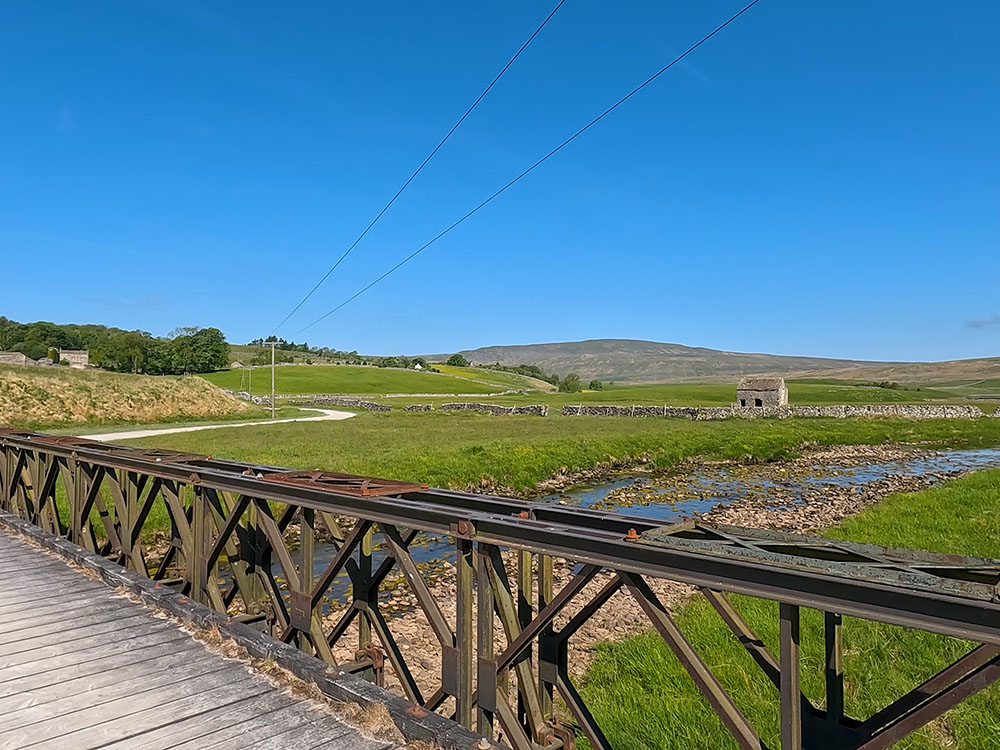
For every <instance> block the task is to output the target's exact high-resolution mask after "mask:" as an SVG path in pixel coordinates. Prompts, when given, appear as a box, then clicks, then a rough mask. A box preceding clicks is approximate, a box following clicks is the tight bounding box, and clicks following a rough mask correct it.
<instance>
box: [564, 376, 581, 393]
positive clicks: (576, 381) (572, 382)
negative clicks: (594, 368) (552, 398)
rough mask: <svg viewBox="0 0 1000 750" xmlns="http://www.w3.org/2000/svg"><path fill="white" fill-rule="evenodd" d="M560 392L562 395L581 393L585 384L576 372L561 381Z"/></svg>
mask: <svg viewBox="0 0 1000 750" xmlns="http://www.w3.org/2000/svg"><path fill="white" fill-rule="evenodd" d="M559 390H560V392H562V393H579V392H580V391H582V390H583V383H581V382H580V376H579V375H577V374H576V373H575V372H571V373H570V374H569V375H567V376H566V377H564V378H563V379H562V380H560V381H559Z"/></svg>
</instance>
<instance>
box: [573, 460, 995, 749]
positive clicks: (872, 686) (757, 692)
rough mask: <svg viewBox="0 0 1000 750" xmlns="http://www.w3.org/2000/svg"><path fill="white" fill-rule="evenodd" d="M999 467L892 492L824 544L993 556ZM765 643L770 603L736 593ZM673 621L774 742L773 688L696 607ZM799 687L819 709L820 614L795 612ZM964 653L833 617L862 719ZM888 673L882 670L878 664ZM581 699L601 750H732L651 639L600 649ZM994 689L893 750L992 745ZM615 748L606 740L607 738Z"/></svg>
mask: <svg viewBox="0 0 1000 750" xmlns="http://www.w3.org/2000/svg"><path fill="white" fill-rule="evenodd" d="M998 502H1000V470H992V471H984V472H980V473H977V474H973V475H970V476H968V477H966V478H962V479H958V480H955V481H952V482H949V483H947V484H945V485H942V486H940V487H937V488H934V489H931V490H927V491H925V492H921V493H916V494H910V495H897V496H894V497H891V498H889V499H887V500H885V501H883V502H882V503H880V504H879V505H877V506H874V507H872V508H870V509H869V510H867V511H865V512H864V513H862V514H861V515H859V516H857V517H855V518H852V519H849V520H847V521H845V522H844V523H842V524H840V525H839V526H836V527H834V528H831V529H830V530H828V531H827V532H826V535H827V536H831V537H837V538H841V539H851V540H855V541H859V542H868V543H872V544H880V545H890V546H897V547H914V548H920V549H928V550H934V551H938V552H952V553H959V554H965V555H976V556H985V557H1000V517H998V515H997V512H996V509H997V504H998ZM735 601H736V603H737V606H738V608H739V609H740V610H741V611H742V613H743V615H744V616H745V617H746V618H747V620H748V621H749V622H750V624H751V626H752V627H754V629H755V630H756V631H757V633H758V635H760V636H761V637H762V638H763V640H764V641H765V643H767V644H768V646H769V647H770V648H771V649H772V650H773V652H774V653H777V652H778V632H777V605H776V604H773V603H770V602H762V601H759V600H752V599H747V598H745V597H736V598H735ZM678 621H679V623H680V625H681V627H682V629H683V630H684V631H685V632H686V633H687V635H688V637H689V638H690V639H691V641H692V642H693V643H695V644H696V645H697V646H698V649H699V652H700V653H701V655H702V657H703V658H705V660H706V661H707V662H708V663H709V664H710V665H711V666H713V668H715V670H716V674H717V675H718V676H719V678H720V680H721V681H722V683H723V684H724V685H725V686H726V687H727V688H728V689H729V690H730V692H731V694H732V695H733V697H734V699H735V700H736V702H737V704H738V705H739V706H740V708H741V709H742V710H743V711H744V712H745V713H746V715H747V716H748V718H750V719H751V721H753V722H754V724H755V725H756V726H757V727H758V728H759V729H761V730H763V739H764V740H765V742H767V743H768V744H769V746H771V747H775V746H777V737H778V723H777V722H778V711H777V692H776V691H775V690H774V689H773V687H772V686H771V684H770V682H768V681H767V680H766V679H764V678H763V677H762V673H761V672H760V670H759V669H757V668H756V666H755V665H753V664H752V663H751V662H750V659H749V657H748V656H747V654H746V651H745V650H744V649H743V648H742V646H740V645H738V644H737V643H736V642H735V640H734V639H733V638H732V635H731V633H730V632H729V630H728V629H727V628H726V627H725V625H723V624H722V622H721V621H720V620H719V618H718V615H716V613H715V611H714V610H713V609H712V608H711V607H710V606H709V605H708V604H707V603H704V602H702V601H700V600H696V601H692V602H691V603H690V604H688V605H687V606H685V607H684V608H683V609H682V611H681V612H680V613H679V616H678ZM802 643H803V646H802V650H803V653H802V659H803V665H804V670H803V690H804V691H805V693H806V694H807V695H808V696H809V697H810V698H811V699H813V700H814V701H815V702H817V703H818V704H819V705H822V700H823V654H822V650H823V632H822V616H821V615H820V613H818V612H813V611H803V620H802ZM970 647H971V645H970V644H969V643H967V642H964V641H959V640H956V639H953V638H946V637H943V636H936V635H932V634H929V633H922V632H919V631H907V632H906V633H905V637H904V631H903V629H902V628H899V627H895V626H890V625H883V624H879V623H872V622H867V621H863V620H856V619H850V618H845V625H844V649H845V658H846V690H847V710H848V712H849V713H851V714H852V715H856V716H860V717H862V718H864V717H867V716H869V715H871V714H873V713H874V712H875V711H877V710H879V709H881V708H882V707H883V706H885V705H887V704H888V703H890V702H891V701H892V700H893V699H894V698H896V697H898V696H900V695H902V694H904V693H906V692H907V691H908V690H910V689H912V688H913V687H915V686H916V685H918V684H920V682H922V681H923V680H925V679H927V678H928V677H930V676H931V675H933V674H934V673H936V672H937V671H938V670H939V669H941V668H943V667H944V666H946V665H947V664H948V663H949V662H950V661H953V660H954V659H956V658H958V657H959V656H961V655H962V654H964V653H965V652H966V651H968V650H969V649H970ZM887 666H888V667H890V668H887ZM582 692H583V694H584V696H585V697H586V699H587V701H588V705H589V706H590V707H591V709H592V710H593V711H594V713H595V715H596V716H597V719H598V722H599V723H600V724H601V726H602V727H604V728H605V729H606V731H607V732H608V735H609V739H610V740H611V742H612V744H615V745H616V746H621V747H630V748H636V750H658V749H659V748H664V747H671V748H691V749H692V750H694V749H695V748H709V747H711V748H735V747H736V745H735V743H734V742H733V741H732V739H731V738H730V737H729V735H728V733H726V732H725V730H724V729H723V728H722V727H721V725H720V723H719V721H718V719H717V718H716V717H715V714H714V713H713V712H712V711H711V709H710V708H708V707H707V704H705V703H704V701H702V699H701V698H700V695H699V694H698V693H697V691H696V689H695V688H694V686H693V684H692V683H691V681H690V678H688V677H687V675H686V674H685V673H684V672H683V671H682V670H681V669H680V667H679V666H678V663H677V661H676V659H675V658H674V657H673V655H672V653H671V652H670V651H669V649H668V648H667V647H666V646H665V645H664V644H663V642H662V641H661V640H660V639H659V637H658V636H656V635H655V634H652V633H648V634H645V635H639V636H636V637H633V638H630V639H628V640H626V641H623V642H621V643H617V644H606V645H605V646H603V647H602V648H601V651H600V653H599V655H598V658H597V659H596V660H595V662H594V663H593V665H592V666H591V668H590V670H589V671H588V673H587V675H586V678H585V680H584V684H583V686H582ZM998 738H1000V689H998V687H997V686H996V685H994V686H993V687H992V688H989V689H987V690H986V691H984V692H983V693H980V694H979V695H978V696H975V697H973V698H972V699H970V700H969V701H967V702H965V703H963V704H961V705H960V706H958V707H957V708H955V709H953V710H952V711H951V712H949V713H948V714H946V715H945V716H944V717H942V718H941V719H939V720H937V721H935V722H933V723H932V724H931V725H929V726H928V727H927V728H925V729H924V730H922V731H921V732H920V733H919V735H917V736H915V737H913V738H912V739H908V740H905V741H903V742H900V743H898V744H896V745H893V747H894V748H900V749H901V750H903V749H905V750H944V749H945V748H958V749H959V750H988V749H993V748H996V747H998V744H1000V739H998ZM616 740H617V741H616Z"/></svg>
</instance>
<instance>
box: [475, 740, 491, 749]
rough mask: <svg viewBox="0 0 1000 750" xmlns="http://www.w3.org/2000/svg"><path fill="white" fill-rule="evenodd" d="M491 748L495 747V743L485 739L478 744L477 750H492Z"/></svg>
mask: <svg viewBox="0 0 1000 750" xmlns="http://www.w3.org/2000/svg"><path fill="white" fill-rule="evenodd" d="M491 747H493V743H492V742H490V741H489V740H488V739H486V738H485V737H483V738H482V739H481V740H479V742H477V743H476V750H490V748H491Z"/></svg>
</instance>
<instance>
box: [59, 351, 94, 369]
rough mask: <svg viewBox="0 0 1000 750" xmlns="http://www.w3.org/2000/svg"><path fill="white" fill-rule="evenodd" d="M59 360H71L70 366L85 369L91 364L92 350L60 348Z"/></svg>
mask: <svg viewBox="0 0 1000 750" xmlns="http://www.w3.org/2000/svg"><path fill="white" fill-rule="evenodd" d="M59 361H60V362H69V366H70V367H76V368H78V369H83V368H84V367H87V366H88V365H90V352H89V351H87V350H86V349H60V350H59Z"/></svg>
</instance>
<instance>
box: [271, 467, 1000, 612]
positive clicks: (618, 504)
mask: <svg viewBox="0 0 1000 750" xmlns="http://www.w3.org/2000/svg"><path fill="white" fill-rule="evenodd" d="M992 467H1000V448H985V449H976V450H945V451H936V452H926V451H914V452H913V454H912V455H908V456H905V457H901V458H899V459H897V460H892V461H885V462H881V463H879V462H868V463H862V464H860V465H843V463H842V462H841V463H838V462H832V463H824V462H821V461H819V460H817V461H816V462H809V461H806V462H795V463H794V464H780V463H777V464H764V465H738V464H725V465H714V466H713V465H708V466H700V467H698V468H697V469H696V470H694V471H691V472H683V473H679V472H674V473H664V474H661V475H651V474H642V475H639V474H631V475H627V476H622V477H620V478H618V479H615V480H613V481H610V482H604V483H602V484H599V485H597V486H593V487H578V488H572V489H569V490H566V491H564V492H560V493H558V494H553V495H548V496H546V497H541V498H538V501H539V502H547V503H559V504H560V505H566V506H577V507H581V508H595V509H604V510H609V511H616V510H620V511H621V512H623V513H627V514H629V515H635V516H640V517H643V518H650V519H656V520H664V521H668V520H672V519H677V518H680V517H683V516H692V515H695V514H703V513H707V512H708V511H709V510H710V509H711V508H712V507H713V506H715V505H717V504H719V503H723V504H725V503H729V502H732V501H734V500H737V499H740V498H763V499H765V500H767V502H768V504H770V505H772V506H774V507H776V508H781V507H788V506H792V505H795V504H797V503H800V502H802V501H803V499H804V496H805V495H806V494H810V495H814V494H816V493H822V492H823V490H824V489H825V488H830V489H833V488H837V489H838V490H840V491H842V490H843V488H845V487H848V488H850V487H853V488H861V487H863V486H864V485H866V484H868V483H870V482H877V481H881V480H885V479H888V478H891V477H901V476H902V477H918V476H924V477H927V476H930V477H936V476H940V478H941V479H942V480H943V479H944V478H945V476H946V475H947V474H949V473H952V472H956V471H968V470H974V469H986V468H992ZM417 540H418V541H417V543H415V544H414V545H412V546H411V548H410V549H411V552H412V554H413V557H414V559H415V560H416V561H417V563H418V564H421V565H424V566H430V567H431V568H433V567H435V566H443V565H445V564H447V563H449V562H451V561H453V560H454V547H453V546H452V544H450V543H449V542H448V540H447V539H446V538H445V537H441V536H438V535H421V536H419V537H417ZM378 541H379V537H378V536H376V542H378ZM381 546H382V545H378V544H376V549H375V551H374V553H373V556H374V561H375V567H376V568H377V567H378V565H379V563H380V562H381V561H382V559H384V557H385V551H384V549H380V547H381ZM335 553H336V550H335V548H334V547H333V545H330V544H317V545H316V560H317V562H316V571H315V575H316V576H318V575H320V574H321V573H322V571H323V569H324V568H325V567H326V565H327V562H328V561H329V559H331V558H332V557H333V556H334V555H335ZM275 573H276V574H279V573H280V571H279V570H278V569H276V570H275ZM348 585H349V581H348V578H347V576H346V575H345V574H341V576H339V577H338V579H337V580H336V581H335V582H334V584H333V586H331V589H330V593H331V594H332V595H333V596H334V597H337V598H338V599H341V600H345V599H346V596H347V589H348ZM383 593H384V595H385V596H386V597H387V598H388V597H389V596H390V594H389V593H386V592H383Z"/></svg>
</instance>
